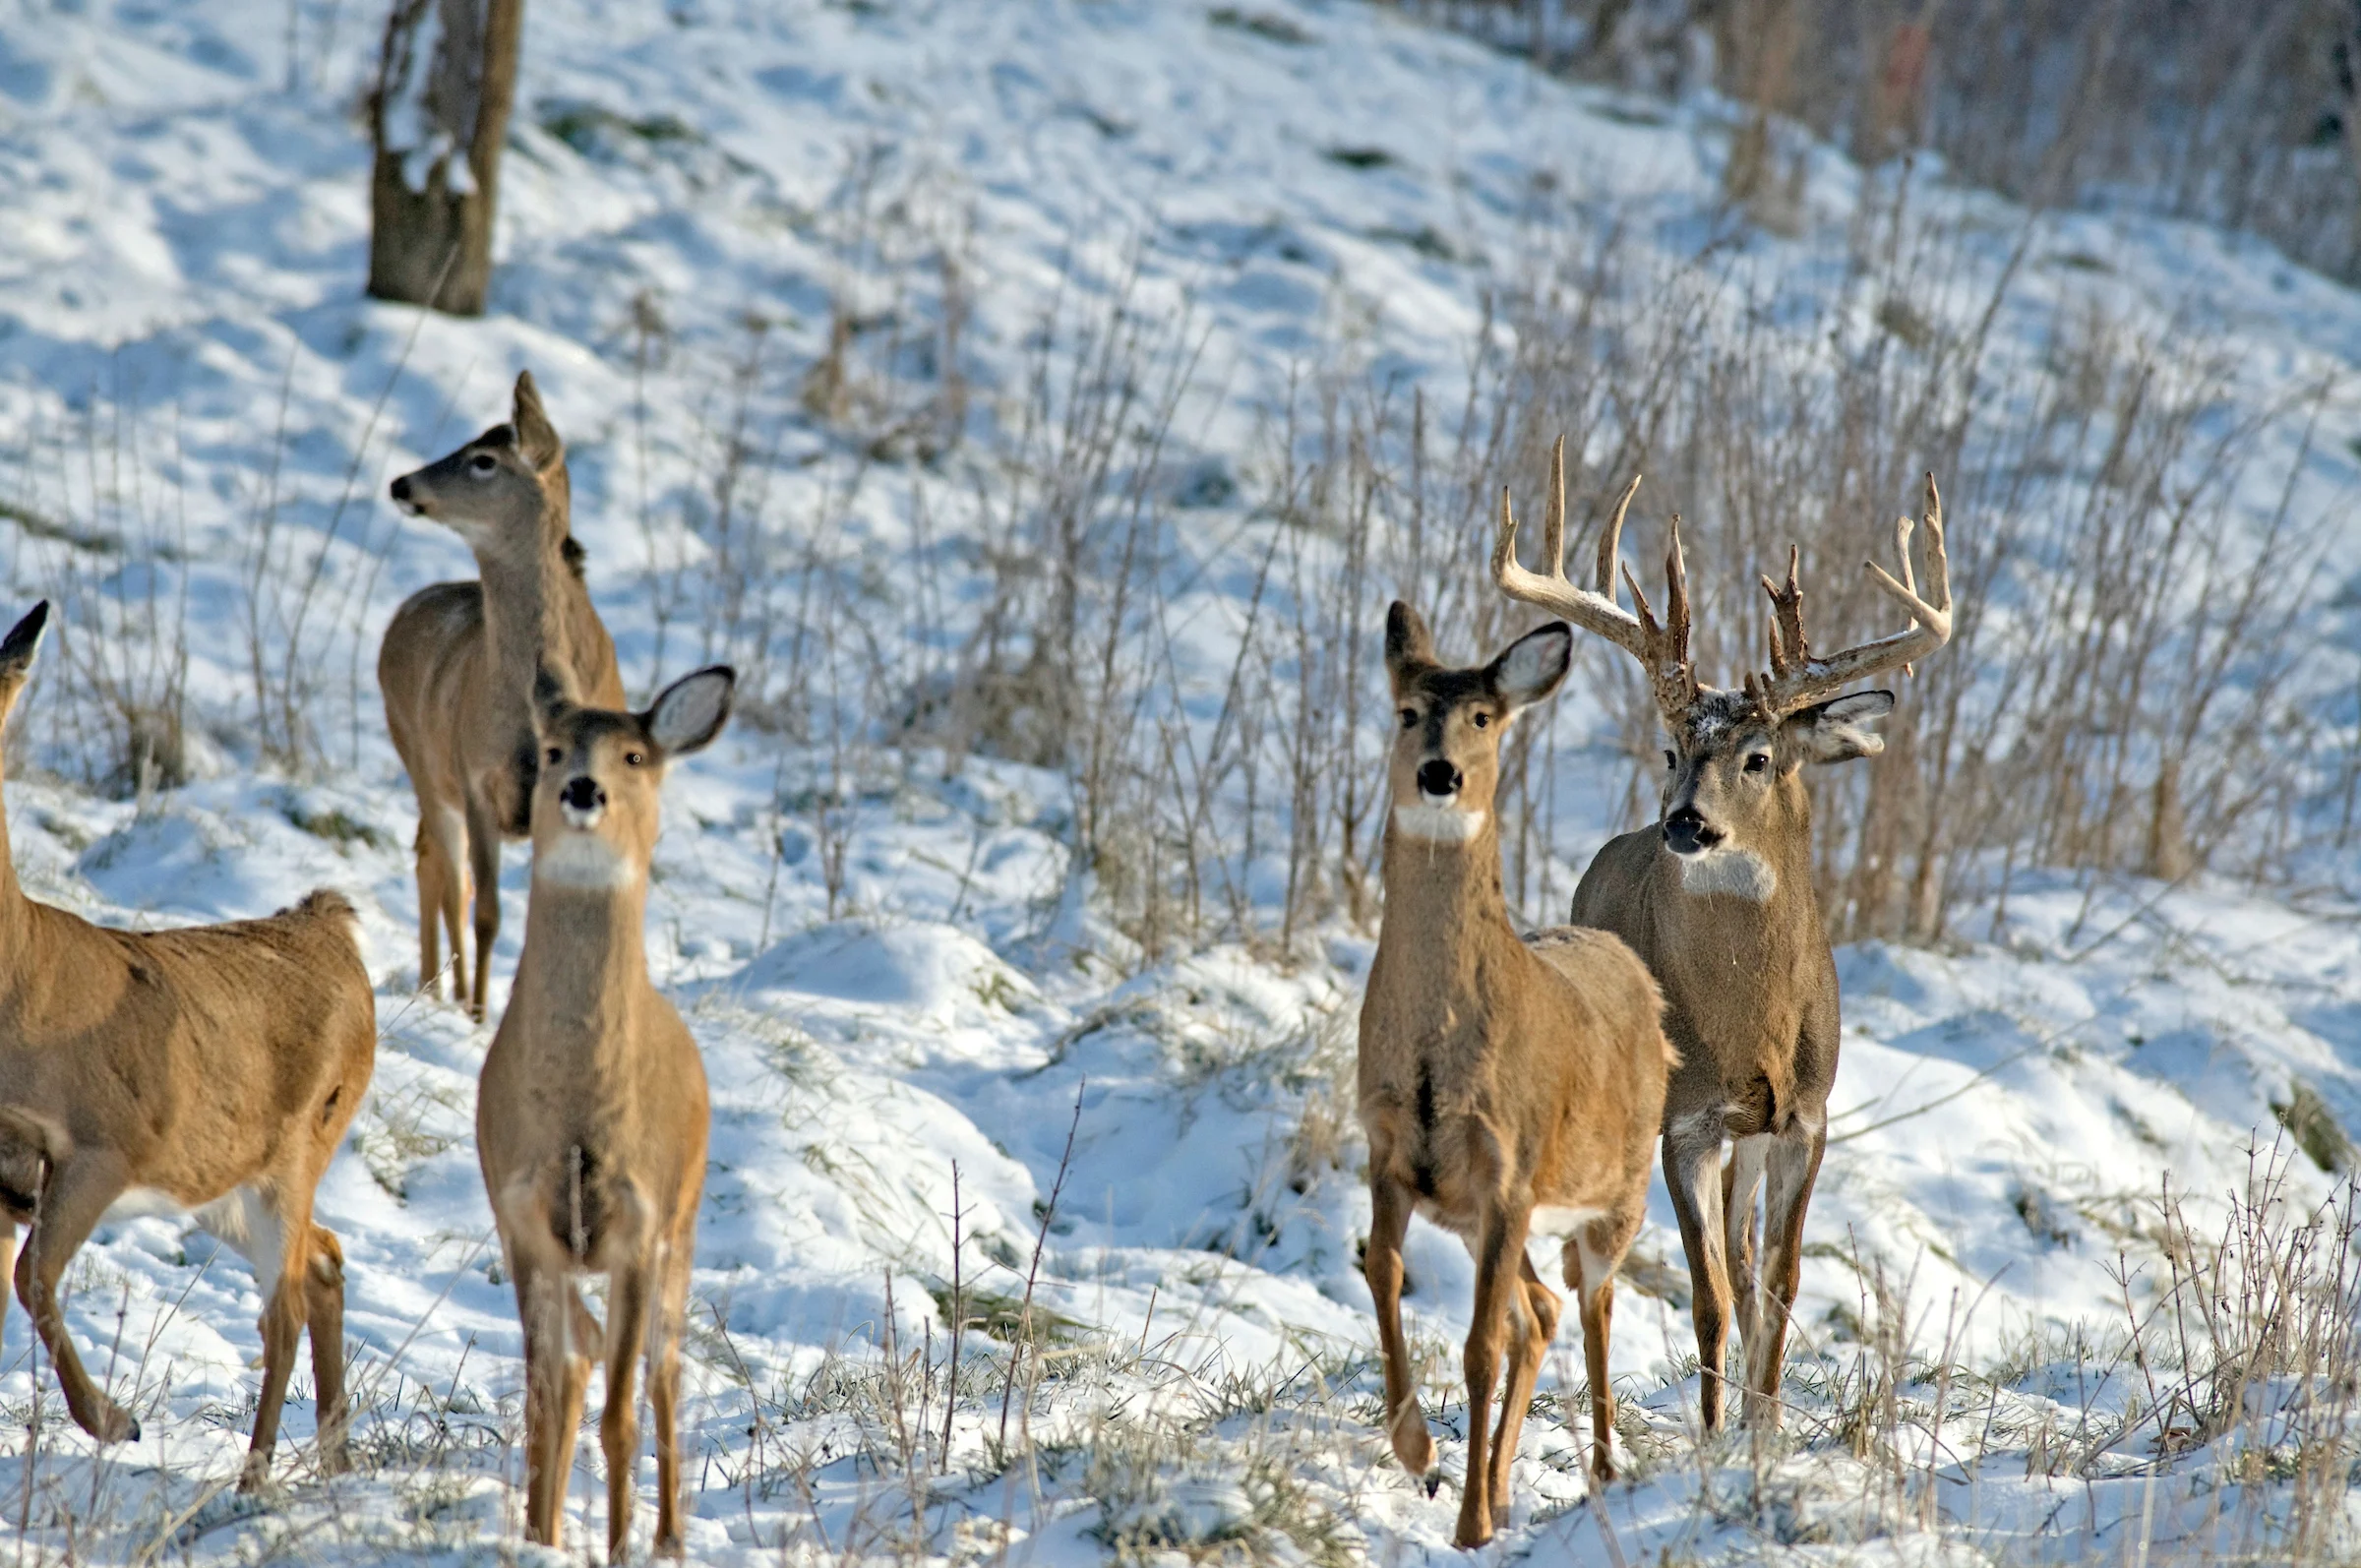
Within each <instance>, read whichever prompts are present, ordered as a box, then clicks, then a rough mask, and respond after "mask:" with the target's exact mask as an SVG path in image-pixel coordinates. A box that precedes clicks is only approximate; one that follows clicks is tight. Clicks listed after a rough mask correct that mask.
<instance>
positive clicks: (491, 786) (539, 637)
mask: <svg viewBox="0 0 2361 1568" xmlns="http://www.w3.org/2000/svg"><path fill="white" fill-rule="evenodd" d="M571 498H572V491H571V489H570V488H569V486H568V482H567V475H566V444H565V443H564V442H563V441H561V440H559V439H558V433H557V430H556V429H555V427H553V426H552V425H551V424H550V422H549V416H548V414H546V413H545V412H543V411H542V407H541V397H540V394H539V393H538V392H536V391H535V390H534V388H533V378H532V374H531V373H530V372H529V371H528V372H525V373H522V374H520V375H518V376H517V378H516V392H515V401H514V406H513V408H512V410H511V420H510V422H509V423H508V424H505V425H495V426H493V427H492V428H491V429H490V430H487V431H485V432H484V433H483V434H482V435H480V436H478V437H476V438H475V439H474V440H473V441H471V442H469V443H467V445H465V446H464V447H461V448H460V449H459V450H458V451H456V452H453V453H451V454H450V455H449V456H447V457H444V458H442V459H441V460H440V461H437V462H432V463H429V464H427V466H425V467H424V468H420V469H418V470H417V471H416V472H414V473H406V474H403V475H402V476H401V477H400V478H398V479H396V480H394V481H393V501H394V504H395V505H396V506H398V507H400V508H401V510H402V511H403V512H405V513H409V514H410V515H411V516H414V517H426V518H430V519H432V520H433V521H436V522H439V523H441V524H443V525H444V526H445V527H447V528H449V529H451V530H452V532H454V533H455V534H457V535H458V536H459V537H460V538H461V539H462V540H464V541H465V542H466V544H467V547H468V548H469V549H470V550H472V551H473V552H474V553H475V564H476V571H477V572H478V573H480V575H481V580H480V581H476V582H437V583H434V584H431V585H430V586H428V587H424V588H421V589H419V590H418V591H417V592H416V593H413V594H411V595H410V596H409V597H408V598H407V599H405V600H403V601H402V604H401V608H400V609H398V610H396V611H394V612H393V621H392V623H391V624H389V625H388V626H387V628H386V638H385V641H384V642H383V643H382V644H381V645H380V647H379V649H378V655H377V685H378V690H379V691H380V692H382V693H383V694H385V701H386V727H387V728H388V729H389V730H390V731H392V732H393V750H394V751H395V752H396V753H397V754H399V755H400V757H401V765H402V766H403V767H404V768H405V769H407V770H408V772H409V775H410V788H411V789H412V790H413V791H414V792H416V794H417V797H418V842H417V855H418V984H419V986H420V988H421V989H422V990H424V991H425V992H426V993H427V994H428V995H441V994H442V982H441V972H442V960H441V957H440V955H439V952H438V947H437V942H436V936H437V933H438V931H439V930H441V929H444V928H448V929H449V931H450V933H451V965H452V984H453V993H454V995H456V996H457V998H458V999H459V1000H461V1001H463V1002H465V1003H466V1004H467V1007H468V1010H469V1011H470V1012H472V1013H474V1015H475V1016H476V1017H477V1018H478V1019H481V1018H482V1017H483V1016H484V996H485V988H486V987H487V986H488V985H489V983H490V975H491V968H492V944H493V942H494V940H495V939H497V938H498V936H499V935H500V846H501V842H502V840H503V839H510V838H522V837H524V836H525V835H526V833H527V831H528V828H529V824H528V822H527V821H526V813H527V810H528V808H529V807H530V806H531V803H532V798H533V777H534V768H535V763H534V757H535V756H536V755H537V754H538V753H537V752H536V750H535V748H534V745H533V718H532V696H533V678H534V674H535V672H536V671H538V670H539V669H540V668H541V667H542V666H544V665H547V666H549V667H551V668H554V669H556V670H558V671H560V672H562V673H563V674H565V675H566V676H568V677H570V678H571V679H572V681H573V683H574V689H575V691H577V692H579V693H581V694H583V695H584V696H585V697H586V698H587V700H589V701H592V702H596V703H601V704H604V705H606V706H609V707H621V706H622V705H623V677H622V675H621V674H620V673H618V671H617V670H616V668H615V644H614V642H613V640H612V639H610V638H609V637H608V635H607V629H606V627H605V626H604V625H603V624H602V623H601V622H600V621H599V619H598V612H597V611H596V610H595V609H593V608H591V604H590V593H589V590H588V588H587V587H585V586H584V585H583V582H582V551H581V546H580V545H578V544H576V543H575V540H574V536H573V534H572V533H571V531H570V528H571V526H572V514H573V513H572V499H571ZM471 881H472V882H473V884H474V894H475V969H474V974H473V979H472V984H470V977H469V972H468V967H467V955H466V946H465V940H464V938H463V937H462V936H461V935H460V918H459V912H460V910H461V909H462V908H463V907H464V905H465V904H466V902H467V894H468V885H469V883H470V882H471Z"/></svg>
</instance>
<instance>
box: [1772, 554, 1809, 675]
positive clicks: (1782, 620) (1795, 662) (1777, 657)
mask: <svg viewBox="0 0 2361 1568" xmlns="http://www.w3.org/2000/svg"><path fill="white" fill-rule="evenodd" d="M1802 564H1803V552H1802V551H1801V550H1799V549H1798V548H1796V547H1795V546H1794V545H1789V546H1787V585H1786V587H1785V588H1782V587H1780V586H1779V585H1778V584H1777V583H1775V582H1773V581H1772V580H1771V579H1770V578H1769V577H1764V578H1763V579H1762V580H1763V591H1764V592H1765V593H1767V594H1769V595H1771V622H1770V636H1771V673H1772V674H1774V675H1786V674H1787V673H1789V672H1790V671H1793V670H1799V669H1801V668H1803V666H1804V665H1805V664H1807V663H1809V662H1810V661H1811V645H1810V644H1809V643H1808V642H1806V641H1805V640H1804V635H1803V584H1802V583H1801V582H1800V581H1799V580H1797V579H1798V575H1799V573H1800V572H1801V570H1802Z"/></svg>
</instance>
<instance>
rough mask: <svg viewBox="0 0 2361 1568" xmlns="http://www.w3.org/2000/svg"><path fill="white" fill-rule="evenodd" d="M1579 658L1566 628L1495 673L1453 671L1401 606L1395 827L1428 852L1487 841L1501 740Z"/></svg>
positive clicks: (1507, 656) (1392, 640) (1393, 646)
mask: <svg viewBox="0 0 2361 1568" xmlns="http://www.w3.org/2000/svg"><path fill="white" fill-rule="evenodd" d="M1573 656H1574V633H1573V632H1572V631H1571V630H1570V629H1569V628H1568V627H1566V626H1565V625H1564V624H1563V623H1562V622H1561V623H1559V624H1557V625H1554V626H1545V627H1543V628H1542V629H1541V630H1539V631H1537V632H1530V633H1526V634H1525V635H1524V636H1523V637H1520V638H1519V639H1518V640H1517V641H1515V642H1512V643H1510V644H1509V645H1508V647H1506V648H1505V649H1503V650H1502V651H1501V653H1500V654H1499V656H1498V657H1497V658H1495V659H1493V660H1492V662H1491V663H1489V664H1486V665H1483V666H1482V667H1480V668H1477V669H1468V670H1455V669H1450V668H1447V667H1445V666H1444V665H1442V664H1440V663H1438V662H1436V660H1435V656H1434V639H1433V637H1432V636H1430V635H1428V634H1427V631H1426V623H1425V622H1424V621H1422V620H1421V619H1419V613H1418V611H1416V610H1413V609H1412V608H1411V607H1410V606H1409V605H1407V604H1403V603H1401V602H1400V601H1398V600H1397V601H1396V602H1395V604H1394V606H1393V608H1392V609H1390V610H1388V611H1387V612H1386V617H1385V669H1386V674H1387V675H1388V676H1390V677H1391V678H1392V680H1393V689H1394V716H1395V720H1396V726H1395V733H1394V750H1393V756H1392V760H1391V763H1390V771H1391V781H1392V784H1393V790H1394V802H1395V805H1394V826H1395V827H1396V828H1397V829H1399V830H1400V831H1402V832H1404V833H1407V834H1409V835H1410V836H1411V837H1413V838H1421V839H1425V840H1428V841H1430V842H1439V843H1451V844H1466V843H1472V842H1473V841H1474V840H1475V839H1477V838H1478V837H1479V836H1481V835H1482V834H1483V830H1484V826H1485V824H1486V823H1487V822H1489V821H1490V819H1491V814H1492V796H1493V793H1494V792H1495V791H1496V790H1497V789H1498V787H1499V783H1500V737H1501V736H1503V735H1505V734H1507V733H1508V726H1509V721H1510V720H1512V719H1514V718H1515V717H1516V715H1517V711H1518V710H1519V709H1520V708H1525V707H1529V706H1531V705H1532V704H1534V703H1536V702H1539V701H1540V700H1542V698H1544V697H1545V696H1547V695H1548V694H1550V693H1552V692H1554V691H1556V690H1557V684H1558V683H1559V682H1560V681H1562V680H1564V679H1565V678H1566V666H1567V664H1568V663H1569V662H1571V660H1572V659H1573Z"/></svg>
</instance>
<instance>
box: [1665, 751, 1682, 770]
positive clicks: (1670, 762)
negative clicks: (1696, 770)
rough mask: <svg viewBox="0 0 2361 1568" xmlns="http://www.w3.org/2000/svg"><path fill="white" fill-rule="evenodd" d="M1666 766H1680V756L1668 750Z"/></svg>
mask: <svg viewBox="0 0 2361 1568" xmlns="http://www.w3.org/2000/svg"><path fill="white" fill-rule="evenodd" d="M1665 766H1666V767H1668V768H1669V767H1678V766H1680V758H1679V757H1677V756H1674V755H1673V754H1671V753H1670V752H1669V751H1667V752H1665Z"/></svg>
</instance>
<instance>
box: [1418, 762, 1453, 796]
mask: <svg viewBox="0 0 2361 1568" xmlns="http://www.w3.org/2000/svg"><path fill="white" fill-rule="evenodd" d="M1419 793H1420V794H1421V795H1457V794H1458V793H1459V769H1458V768H1456V767H1454V766H1452V765H1451V764H1450V763H1449V762H1447V761H1445V760H1444V759H1443V758H1441V757H1439V756H1431V757H1428V758H1427V759H1426V760H1425V761H1423V762H1422V763H1420V764H1419Z"/></svg>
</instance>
